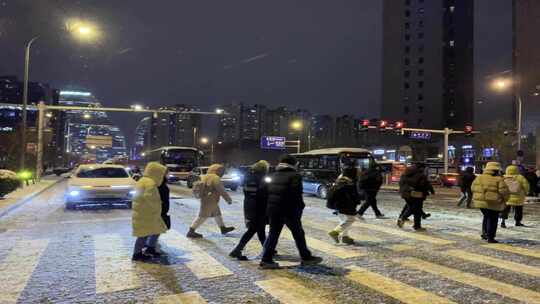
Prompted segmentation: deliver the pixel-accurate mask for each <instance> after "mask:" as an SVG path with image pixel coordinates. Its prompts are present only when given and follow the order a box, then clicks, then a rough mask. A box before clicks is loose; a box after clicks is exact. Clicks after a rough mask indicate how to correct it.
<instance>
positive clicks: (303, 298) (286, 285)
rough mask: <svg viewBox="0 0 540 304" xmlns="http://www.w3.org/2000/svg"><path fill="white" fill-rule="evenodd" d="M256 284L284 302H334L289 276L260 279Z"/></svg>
mask: <svg viewBox="0 0 540 304" xmlns="http://www.w3.org/2000/svg"><path fill="white" fill-rule="evenodd" d="M255 284H256V285H257V286H259V287H260V288H261V289H262V290H264V291H265V292H267V293H268V294H270V295H271V296H272V297H274V298H275V299H277V300H279V301H280V302H281V303H283V304H329V303H333V302H331V301H329V300H325V299H323V298H321V297H320V295H318V294H316V293H314V292H312V291H311V290H310V289H308V288H306V287H304V286H303V285H301V284H299V283H297V282H296V281H293V280H291V279H289V278H275V279H270V280H265V281H258V282H255Z"/></svg>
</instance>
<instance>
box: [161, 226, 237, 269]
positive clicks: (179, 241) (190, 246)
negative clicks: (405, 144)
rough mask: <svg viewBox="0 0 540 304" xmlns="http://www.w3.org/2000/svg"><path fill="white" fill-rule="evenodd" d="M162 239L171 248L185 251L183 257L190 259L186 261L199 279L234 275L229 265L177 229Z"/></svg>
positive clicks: (187, 265)
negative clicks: (226, 265) (225, 264)
mask: <svg viewBox="0 0 540 304" xmlns="http://www.w3.org/2000/svg"><path fill="white" fill-rule="evenodd" d="M160 240H161V241H162V242H163V243H164V244H166V245H167V246H169V247H171V248H175V249H177V250H180V251H183V252H184V255H182V258H185V259H188V260H189V261H188V262H186V263H185V265H186V267H187V268H189V270H191V272H192V273H193V274H194V275H195V276H196V277H197V278H199V279H208V278H217V277H223V276H228V275H233V272H232V271H230V270H229V269H228V268H227V267H225V266H224V265H223V264H221V263H220V262H219V261H217V260H216V259H214V258H213V257H212V256H211V255H209V254H208V253H206V251H205V250H204V249H202V248H200V247H199V246H198V245H196V244H195V243H194V242H192V241H191V240H189V239H188V238H187V237H185V236H183V235H182V234H180V233H179V232H178V231H176V230H169V232H167V233H166V234H164V235H162V236H161V238H160Z"/></svg>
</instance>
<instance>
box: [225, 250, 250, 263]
mask: <svg viewBox="0 0 540 304" xmlns="http://www.w3.org/2000/svg"><path fill="white" fill-rule="evenodd" d="M229 256H230V257H231V258H235V259H237V260H239V261H247V260H248V258H247V256H245V255H243V254H242V251H241V250H238V249H234V250H233V251H231V253H229Z"/></svg>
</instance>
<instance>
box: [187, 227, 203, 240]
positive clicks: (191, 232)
mask: <svg viewBox="0 0 540 304" xmlns="http://www.w3.org/2000/svg"><path fill="white" fill-rule="evenodd" d="M186 236H187V237H188V238H192V239H200V238H202V237H203V235H202V234H200V233H197V232H195V229H193V228H189V231H188V233H187V234H186Z"/></svg>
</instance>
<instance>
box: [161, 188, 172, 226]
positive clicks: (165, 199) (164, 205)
mask: <svg viewBox="0 0 540 304" xmlns="http://www.w3.org/2000/svg"><path fill="white" fill-rule="evenodd" d="M158 191H159V197H160V198H161V218H162V219H163V221H164V222H165V225H167V228H168V229H171V217H170V216H169V215H168V213H169V208H170V190H169V186H167V178H165V179H164V180H163V182H162V183H161V185H160V186H159V187H158Z"/></svg>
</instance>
